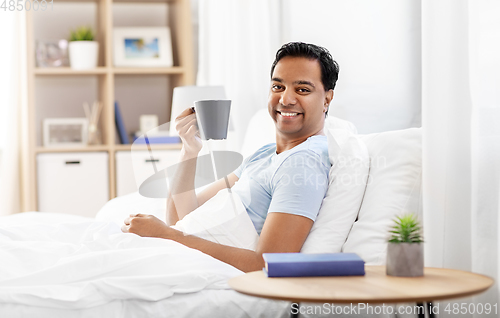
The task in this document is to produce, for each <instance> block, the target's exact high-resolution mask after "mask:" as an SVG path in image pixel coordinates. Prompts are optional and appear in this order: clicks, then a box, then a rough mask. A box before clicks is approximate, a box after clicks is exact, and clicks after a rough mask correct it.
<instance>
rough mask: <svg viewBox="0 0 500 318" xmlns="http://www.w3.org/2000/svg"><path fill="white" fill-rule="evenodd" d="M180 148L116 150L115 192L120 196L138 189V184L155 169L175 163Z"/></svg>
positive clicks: (158, 169)
mask: <svg viewBox="0 0 500 318" xmlns="http://www.w3.org/2000/svg"><path fill="white" fill-rule="evenodd" d="M179 155H180V150H156V151H155V152H154V154H153V156H151V155H150V154H149V152H148V151H117V152H116V156H115V158H116V194H117V196H122V195H125V194H129V193H132V192H135V191H138V190H139V187H140V185H141V184H142V182H144V180H146V179H147V178H148V177H150V176H152V175H153V174H154V173H155V167H156V171H161V170H163V169H165V168H167V167H169V166H172V165H175V164H176V163H177V162H178V160H179Z"/></svg>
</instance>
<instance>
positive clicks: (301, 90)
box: [298, 88, 310, 93]
mask: <svg viewBox="0 0 500 318" xmlns="http://www.w3.org/2000/svg"><path fill="white" fill-rule="evenodd" d="M298 91H299V92H301V93H309V92H310V90H309V89H307V88H299V89H298Z"/></svg>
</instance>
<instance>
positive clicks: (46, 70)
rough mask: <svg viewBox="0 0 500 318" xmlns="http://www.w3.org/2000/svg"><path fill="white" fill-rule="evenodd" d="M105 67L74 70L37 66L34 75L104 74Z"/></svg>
mask: <svg viewBox="0 0 500 318" xmlns="http://www.w3.org/2000/svg"><path fill="white" fill-rule="evenodd" d="M107 70H108V69H107V68H106V67H97V68H94V69H89V70H74V69H72V68H70V67H39V68H35V75H101V74H106V72H107Z"/></svg>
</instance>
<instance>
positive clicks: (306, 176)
mask: <svg viewBox="0 0 500 318" xmlns="http://www.w3.org/2000/svg"><path fill="white" fill-rule="evenodd" d="M328 171H329V167H327V166H325V164H324V163H323V161H322V160H321V158H320V156H319V155H318V154H316V153H314V152H308V151H304V152H302V151H301V152H297V153H296V154H293V155H292V156H290V157H288V158H287V159H286V160H285V161H284V162H283V163H282V164H281V166H280V167H279V169H278V170H277V171H276V174H275V175H274V177H273V179H272V180H271V183H272V184H271V187H272V199H271V204H270V206H269V210H268V212H282V213H290V214H295V215H301V216H304V217H307V218H309V219H311V220H313V221H315V220H316V216H317V215H318V212H319V209H320V207H321V203H322V202H323V198H324V197H325V194H326V191H327V189H328Z"/></svg>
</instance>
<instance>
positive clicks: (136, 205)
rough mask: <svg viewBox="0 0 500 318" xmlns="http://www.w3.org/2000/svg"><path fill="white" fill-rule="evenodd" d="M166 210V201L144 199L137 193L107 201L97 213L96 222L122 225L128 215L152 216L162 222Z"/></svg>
mask: <svg viewBox="0 0 500 318" xmlns="http://www.w3.org/2000/svg"><path fill="white" fill-rule="evenodd" d="M166 209H167V199H153V198H146V197H143V196H142V195H140V194H139V192H138V191H136V192H133V193H130V194H127V195H123V196H120V197H117V198H114V199H112V200H109V201H108V202H107V203H106V204H105V205H104V206H103V207H102V208H101V209H100V210H99V212H97V215H96V217H95V218H96V220H97V221H105V222H108V221H109V222H115V223H117V224H118V225H120V226H122V225H123V220H125V218H127V217H129V216H130V214H137V213H143V214H152V215H154V216H156V217H157V218H159V219H160V220H162V221H165V218H166V215H165V211H166Z"/></svg>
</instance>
